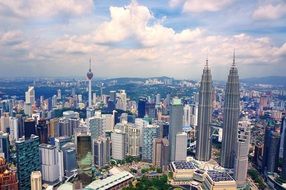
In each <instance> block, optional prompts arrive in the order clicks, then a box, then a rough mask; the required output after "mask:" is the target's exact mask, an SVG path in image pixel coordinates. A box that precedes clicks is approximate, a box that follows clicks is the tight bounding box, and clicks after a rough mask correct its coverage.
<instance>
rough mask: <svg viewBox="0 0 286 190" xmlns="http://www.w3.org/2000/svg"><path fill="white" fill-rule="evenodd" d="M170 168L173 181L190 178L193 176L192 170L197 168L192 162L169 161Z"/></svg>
mask: <svg viewBox="0 0 286 190" xmlns="http://www.w3.org/2000/svg"><path fill="white" fill-rule="evenodd" d="M170 168H171V170H172V171H173V178H174V180H175V181H187V180H191V179H192V178H193V176H194V172H195V171H196V170H197V168H196V167H195V165H194V164H193V163H192V162H186V161H175V162H171V164H170Z"/></svg>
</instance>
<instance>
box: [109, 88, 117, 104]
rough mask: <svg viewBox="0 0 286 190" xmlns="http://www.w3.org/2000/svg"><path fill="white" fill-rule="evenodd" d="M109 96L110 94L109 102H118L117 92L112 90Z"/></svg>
mask: <svg viewBox="0 0 286 190" xmlns="http://www.w3.org/2000/svg"><path fill="white" fill-rule="evenodd" d="M109 94H110V95H109V96H110V98H109V100H110V101H112V102H115V101H116V91H113V90H112V91H110V92H109Z"/></svg>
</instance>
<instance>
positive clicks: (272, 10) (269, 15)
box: [252, 3, 286, 20]
mask: <svg viewBox="0 0 286 190" xmlns="http://www.w3.org/2000/svg"><path fill="white" fill-rule="evenodd" d="M285 15H286V3H280V4H276V5H272V4H263V5H260V6H259V7H257V9H255V10H254V12H253V14H252V17H253V18H254V19H256V20H275V19H279V18H281V17H283V16H285Z"/></svg>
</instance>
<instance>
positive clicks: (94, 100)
mask: <svg viewBox="0 0 286 190" xmlns="http://www.w3.org/2000/svg"><path fill="white" fill-rule="evenodd" d="M92 103H93V105H95V104H96V93H95V92H94V93H93V94H92Z"/></svg>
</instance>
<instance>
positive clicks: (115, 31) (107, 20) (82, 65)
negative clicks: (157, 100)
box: [0, 0, 286, 80]
mask: <svg viewBox="0 0 286 190" xmlns="http://www.w3.org/2000/svg"><path fill="white" fill-rule="evenodd" d="M0 23H1V27H0V48H1V51H0V76H1V77H11V76H13V77H22V76H36V77H39V76H51V77H59V76H63V77H65V76H85V73H86V72H87V70H88V64H89V63H88V61H89V58H90V57H91V58H92V69H93V72H94V74H95V76H96V77H108V78H112V77H149V76H169V77H175V78H179V79H181V78H187V79H198V78H200V75H201V72H202V68H203V66H204V64H205V59H206V57H208V59H209V64H210V66H211V69H212V75H213V78H214V79H216V80H226V78H227V74H228V70H229V67H230V66H231V63H232V53H233V49H234V48H235V49H236V63H237V65H238V68H239V75H240V77H241V78H246V77H261V76H285V70H286V2H285V1H283V0H254V1H247V0H241V1H238V0H221V1H212V0H203V1H200V0H169V1H165V0H158V1H143V0H138V1H126V0H123V1H120V2H119V1H116V0H111V1H100V0H85V1H81V0H58V1H46V0H27V1H9V0H1V2H0Z"/></svg>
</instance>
